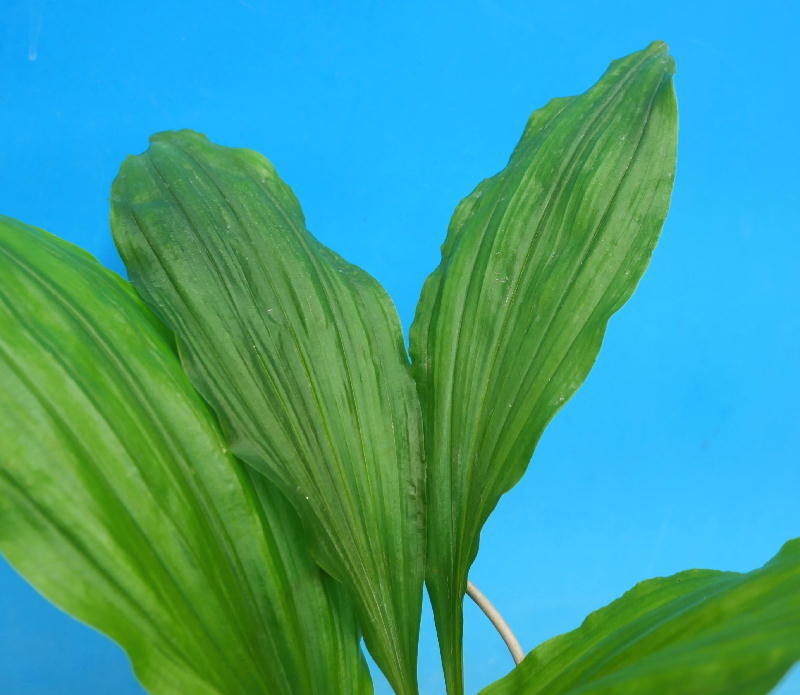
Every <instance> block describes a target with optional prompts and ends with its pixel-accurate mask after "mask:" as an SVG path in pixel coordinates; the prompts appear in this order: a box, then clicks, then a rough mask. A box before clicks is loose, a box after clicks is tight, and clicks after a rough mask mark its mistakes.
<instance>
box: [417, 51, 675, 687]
mask: <svg viewBox="0 0 800 695" xmlns="http://www.w3.org/2000/svg"><path fill="white" fill-rule="evenodd" d="M673 69H674V68H673V61H672V59H671V58H670V57H669V56H668V54H667V50H666V46H665V45H664V44H663V43H654V44H652V45H651V46H650V47H648V48H647V49H646V50H644V51H641V52H639V53H635V54H633V55H631V56H628V57H627V58H623V59H622V60H618V61H616V62H614V63H612V65H611V67H610V68H609V69H608V71H607V72H606V74H605V75H604V76H603V78H602V79H601V80H600V82H598V84H597V85H595V86H594V87H593V88H592V89H590V90H589V91H588V92H586V93H585V94H582V95H581V96H578V97H572V98H567V99H556V100H553V101H551V102H550V103H549V104H548V105H547V106H545V107H544V108H543V109H541V110H540V111H537V112H536V113H534V114H533V116H532V117H531V119H530V121H529V123H528V125H527V127H526V129H525V132H524V134H523V136H522V139H521V141H520V143H519V145H517V148H516V149H515V151H514V153H513V155H512V157H511V159H510V161H509V163H508V166H506V168H505V169H504V170H503V171H501V172H500V173H499V174H497V175H496V176H494V177H493V178H491V179H488V180H486V181H484V182H483V183H481V184H480V185H479V186H478V187H477V189H476V190H475V191H474V192H473V193H472V194H471V195H470V196H469V197H468V198H467V199H466V200H464V201H463V202H462V203H461V204H460V205H459V206H458V208H457V210H456V212H455V214H454V216H453V219H452V222H451V225H450V230H449V233H448V236H447V240H446V241H445V244H444V246H443V247H442V263H441V265H440V266H439V267H438V269H437V270H436V271H435V272H434V273H433V274H432V275H431V276H430V277H429V278H428V280H427V281H426V283H425V286H424V288H423V291H422V297H421V299H420V303H419V307H418V309H417V316H416V318H415V321H414V325H413V327H412V329H411V341H410V342H411V354H412V359H413V362H414V367H415V371H416V376H417V383H418V388H419V393H420V397H421V400H422V408H423V420H424V425H425V442H426V449H427V471H428V474H427V492H426V494H427V498H428V506H427V514H428V522H427V528H428V560H427V574H426V578H427V583H428V588H429V591H430V594H431V601H432V603H433V609H434V616H435V618H436V626H437V629H438V631H439V638H440V639H439V641H440V645H441V648H442V659H443V662H444V667H445V673H446V676H447V682H448V692H450V693H451V694H454V695H455V694H457V693H461V692H462V690H463V686H462V656H461V635H462V617H461V606H462V602H463V595H464V591H465V587H466V582H467V572H468V569H469V566H470V564H471V563H472V561H473V559H474V557H475V554H476V553H477V549H478V538H479V534H480V530H481V527H482V526H483V523H484V522H485V520H486V518H487V517H488V515H489V513H490V512H491V511H492V509H493V508H494V507H495V505H496V504H497V501H498V500H499V498H500V496H501V495H502V494H503V493H504V492H506V491H507V490H508V489H509V488H511V487H512V486H513V485H514V484H515V483H516V482H517V481H518V480H519V478H520V477H521V476H522V474H523V472H524V471H525V468H526V467H527V465H528V462H529V460H530V458H531V455H532V453H533V450H534V447H535V445H536V442H537V441H538V439H539V437H540V436H541V434H542V431H543V430H544V428H545V426H546V425H547V423H548V422H549V421H550V419H551V418H552V417H553V415H554V414H555V413H556V411H557V410H558V409H559V408H560V407H561V406H562V405H563V404H564V402H565V401H566V400H567V399H568V398H569V397H570V396H571V395H572V394H573V393H574V392H575V390H576V389H577V388H578V386H579V385H580V384H581V382H582V381H583V379H584V378H585V376H586V374H587V372H588V371H589V369H590V368H591V366H592V363H593V362H594V359H595V357H596V355H597V352H598V349H599V347H600V343H601V340H602V337H603V332H604V331H605V327H606V322H607V321H608V319H609V317H610V316H611V314H613V313H614V312H615V311H616V310H617V309H619V307H620V306H621V305H622V304H623V303H624V302H625V301H626V300H627V299H628V297H629V296H630V294H631V293H632V291H633V289H634V287H635V285H636V283H637V281H638V280H639V277H640V276H641V275H642V273H643V272H644V269H645V266H646V265H647V262H648V259H649V257H650V253H651V251H652V250H653V247H654V245H655V243H656V239H657V237H658V233H659V231H660V229H661V225H662V223H663V221H664V217H665V215H666V212H667V206H668V200H669V194H670V191H671V188H672V180H673V174H674V167H675V142H676V111H675V99H674V94H673V90H672V80H671V76H672V73H673Z"/></svg>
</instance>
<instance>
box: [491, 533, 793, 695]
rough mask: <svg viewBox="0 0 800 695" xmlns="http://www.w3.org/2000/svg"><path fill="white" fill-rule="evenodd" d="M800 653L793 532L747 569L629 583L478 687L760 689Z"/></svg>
mask: <svg viewBox="0 0 800 695" xmlns="http://www.w3.org/2000/svg"><path fill="white" fill-rule="evenodd" d="M798 659H800V539H795V540H793V541H790V542H788V543H787V544H786V545H785V546H784V547H783V549H782V550H781V552H780V553H779V554H778V555H776V556H775V557H774V558H773V559H772V560H771V561H770V562H768V563H767V564H766V565H764V567H762V568H760V569H757V570H754V571H753V572H750V573H747V574H739V573H737V572H715V571H711V570H690V571H688V572H681V573H680V574H676V575H673V576H671V577H666V578H658V579H650V580H648V581H645V582H642V583H641V584H638V585H637V586H635V587H634V588H633V589H631V590H630V591H629V592H628V593H626V594H625V595H624V596H622V597H621V598H619V599H617V600H616V601H614V602H613V603H611V604H610V605H608V606H606V607H605V608H602V609H600V610H599V611H597V612H596V613H593V614H592V615H590V616H589V617H588V618H587V619H586V621H585V622H584V623H583V625H582V626H581V627H579V628H578V629H577V630H575V631H573V632H570V633H567V634H564V635H560V636H559V637H555V638H554V639H551V640H549V641H547V642H545V643H544V644H542V645H540V646H539V647H537V648H536V649H534V650H533V651H532V652H531V653H530V654H528V656H526V657H525V659H524V660H523V662H522V663H521V664H520V665H519V666H517V668H516V669H514V671H512V672H511V673H510V674H509V675H508V676H506V677H505V678H503V679H502V680H500V681H498V682H497V683H494V684H493V685H491V686H489V687H488V688H486V689H485V690H483V691H482V695H640V694H641V693H670V695H764V694H765V693H768V692H770V690H772V688H773V687H774V686H775V685H776V684H777V683H778V681H779V680H780V679H781V677H782V676H783V675H784V674H785V673H786V671H787V670H788V669H789V668H790V667H791V666H792V664H793V663H795V662H796V661H797V660H798Z"/></svg>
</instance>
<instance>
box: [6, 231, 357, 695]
mask: <svg viewBox="0 0 800 695" xmlns="http://www.w3.org/2000/svg"><path fill="white" fill-rule="evenodd" d="M0 278H2V282H0V326H2V330H1V331H0V394H2V401H1V402H2V406H0V441H2V443H3V445H2V451H0V550H2V552H3V553H4V554H5V555H6V557H7V558H8V560H9V561H10V562H11V563H12V565H14V566H15V567H16V568H17V570H19V572H21V573H22V575H24V576H25V577H26V578H27V579H28V580H29V581H30V582H31V583H32V584H33V585H34V586H35V587H36V588H37V589H38V590H39V591H41V592H42V593H43V594H44V595H45V596H46V597H48V598H49V599H50V600H52V601H54V602H55V603H57V604H58V605H59V606H61V607H62V608H64V609H65V610H67V611H68V612H69V613H71V614H72V615H74V616H76V617H77V618H79V619H81V620H83V621H85V622H87V623H88V624H90V625H92V626H94V627H95V628H97V629H99V630H101V631H102V632H104V633H106V634H107V635H109V636H110V637H112V638H113V639H114V640H115V641H117V642H118V643H119V644H120V645H122V646H123V647H124V648H125V650H126V651H127V652H128V654H129V656H130V658H131V661H132V663H133V668H134V670H135V672H136V674H137V676H138V677H139V679H140V680H141V682H142V683H143V684H144V686H145V687H146V688H147V689H148V690H149V691H150V692H152V693H154V694H156V695H158V694H163V695H175V693H192V695H254V694H256V693H269V694H270V695H273V694H285V695H296V694H298V693H300V694H308V695H311V694H314V695H316V694H317V693H341V695H351V693H353V692H357V693H363V694H366V693H370V692H371V691H372V686H371V682H370V678H369V674H368V671H367V669H366V665H365V662H364V659H363V656H362V655H361V652H360V650H359V647H358V639H359V637H358V631H357V627H356V624H355V616H354V614H353V609H352V606H351V605H350V604H349V602H348V600H347V598H346V596H345V594H344V591H343V588H342V587H341V586H340V585H338V584H336V583H335V582H333V581H332V580H331V579H330V578H329V577H327V576H326V575H325V574H324V573H323V572H322V571H321V570H320V569H319V568H318V566H317V565H316V564H315V563H314V562H313V560H312V558H311V556H310V554H309V553H308V550H307V548H306V547H305V540H304V534H303V531H302V528H301V526H300V523H299V520H298V519H297V516H296V514H295V512H294V510H293V509H292V508H291V506H290V505H289V504H288V503H287V502H286V501H284V499H283V497H282V495H280V493H278V491H277V490H276V489H274V488H271V487H269V485H268V484H267V483H266V481H264V480H263V479H262V478H261V477H260V476H258V475H257V474H255V473H254V472H251V471H250V470H249V468H248V467H247V466H244V465H243V464H241V463H239V462H238V461H236V460H234V459H233V458H232V457H231V455H230V454H229V453H228V451H227V448H226V445H225V444H224V442H223V440H222V438H221V436H220V433H219V431H218V428H217V425H216V421H215V420H214V419H213V416H212V415H211V413H210V411H209V410H208V408H207V406H206V405H205V404H204V403H203V402H202V400H201V399H200V397H199V396H198V395H197V393H196V392H195V390H194V389H193V388H192V386H191V385H190V383H189V381H188V379H187V378H186V376H185V374H184V373H183V371H182V369H181V365H180V362H179V360H178V357H177V355H176V354H175V352H174V343H173V338H172V336H171V335H170V334H169V332H168V331H167V330H166V329H165V328H164V326H163V324H161V323H160V322H159V321H158V319H156V318H155V316H154V315H153V314H152V313H151V312H150V311H149V310H148V309H147V308H146V307H145V305H144V304H143V303H142V302H141V300H140V299H139V298H138V297H137V296H136V294H135V292H134V290H133V289H132V288H131V287H130V286H129V285H128V284H127V283H125V282H124V281H123V280H122V279H121V278H119V277H118V276H116V275H115V274H114V273H112V272H110V271H108V270H106V269H105V268H103V267H102V266H101V265H100V264H99V263H98V262H97V261H96V260H95V259H94V258H92V257H91V256H89V255H88V254H87V253H85V252H83V251H81V250H79V249H77V248H76V247H74V246H72V245H71V244H68V243H66V242H64V241H62V240H60V239H57V238H56V237H53V236H51V235H49V234H47V233H46V232H42V231H41V230H38V229H34V228H32V227H28V226H26V225H23V224H21V223H19V222H16V221H14V220H10V219H8V218H0Z"/></svg>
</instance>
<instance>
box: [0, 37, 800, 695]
mask: <svg viewBox="0 0 800 695" xmlns="http://www.w3.org/2000/svg"><path fill="white" fill-rule="evenodd" d="M672 72H673V64H672V60H671V58H670V57H669V56H668V54H667V52H666V47H665V46H664V45H663V44H660V43H655V44H653V45H651V46H650V47H648V48H647V49H645V50H644V51H640V52H639V53H635V54H633V55H631V56H628V57H626V58H623V59H621V60H619V61H616V62H615V63H613V64H612V65H611V67H610V68H609V70H608V71H607V72H606V74H605V75H604V76H603V78H602V79H601V80H600V82H598V84H597V85H595V86H594V87H593V88H592V89H590V90H589V91H588V92H586V93H585V94H583V95H580V96H578V97H572V98H568V99H557V100H554V101H552V102H551V103H550V104H548V105H547V106H546V107H545V108H543V109H541V110H540V111H537V112H536V113H534V115H533V117H532V118H531V120H530V121H529V123H528V126H527V128H526V129H525V132H524V134H523V137H522V139H521V141H520V143H519V145H518V146H517V148H516V149H515V151H514V153H513V155H512V157H511V160H510V161H509V164H508V166H507V167H506V168H505V169H504V170H503V171H502V172H500V173H499V174H497V175H496V176H494V177H493V178H491V179H488V180H486V181H484V182H483V183H481V184H480V185H479V186H478V188H477V189H476V190H475V191H474V192H473V193H472V195H470V196H469V197H468V198H467V199H466V200H465V201H463V202H462V203H461V205H460V206H459V207H458V209H457V210H456V212H455V214H454V216H453V220H452V223H451V226H450V230H449V234H448V236H447V240H446V241H445V244H444V246H443V249H442V263H441V265H440V266H439V268H438V269H437V270H436V271H435V272H434V274H433V275H432V276H431V277H430V278H429V279H428V281H427V282H426V284H425V287H424V289H423V293H422V297H421V299H420V304H419V307H418V312H417V316H416V319H415V323H414V326H413V328H412V335H411V340H410V343H411V352H412V356H413V371H412V369H410V367H409V362H408V355H407V353H406V350H405V347H404V344H403V338H402V335H401V331H400V327H399V323H398V320H397V316H396V314H395V311H394V308H393V306H392V304H391V302H390V300H389V298H388V296H387V295H386V293H385V292H384V291H383V290H382V289H381V288H380V286H379V285H378V284H377V283H376V282H375V280H373V279H372V278H371V277H370V276H368V275H367V274H366V273H364V272H363V271H361V270H360V269H358V268H355V267H354V266H352V265H350V264H348V263H346V262H345V261H343V260H342V259H341V258H340V257H339V256H337V255H336V254H335V253H333V252H332V251H330V250H329V249H327V248H326V247H324V246H322V245H321V244H320V243H319V242H318V241H317V240H316V239H314V237H312V236H311V235H310V234H309V232H308V231H307V230H306V228H305V223H304V220H303V215H302V212H301V211H300V207H299V204H298V203H297V201H296V199H295V198H294V196H293V194H292V192H291V190H290V189H289V188H288V186H286V184H285V183H283V181H281V180H280V179H279V178H278V176H277V174H276V173H275V171H274V169H273V168H272V166H271V165H270V164H269V163H268V162H267V161H266V160H265V159H264V158H263V157H261V156H260V155H257V154H256V153H254V152H251V151H249V150H234V149H228V148H224V147H219V146H217V145H213V144H211V143H210V142H209V141H208V140H206V139H205V138H204V137H203V136H201V135H198V134H196V133H192V132H190V131H181V132H176V133H163V134H160V135H158V136H155V137H154V138H153V140H152V143H151V147H150V149H149V150H148V151H147V152H146V153H145V154H143V155H140V156H138V157H133V158H130V159H129V160H127V161H126V163H125V164H124V165H123V168H122V171H121V172H120V176H119V177H118V179H117V181H116V182H115V184H114V187H113V195H112V227H113V232H114V236H115V240H116V242H117V244H118V247H119V249H120V251H121V253H122V255H123V257H124V260H125V262H126V264H127V266H128V269H129V272H130V275H131V278H132V279H133V281H134V283H135V285H136V287H137V289H138V290H139V293H140V295H141V297H142V298H143V299H144V301H145V302H146V303H147V304H149V305H150V308H151V309H152V310H154V311H155V313H156V314H157V315H158V316H159V317H160V318H161V319H162V320H163V321H164V322H165V324H166V326H168V327H169V328H167V327H166V326H165V325H163V324H162V323H161V322H160V321H159V319H158V318H156V316H155V315H154V314H152V313H151V312H150V309H148V308H147V307H146V306H145V304H144V303H143V302H142V301H141V300H140V299H139V296H137V295H136V293H134V292H133V290H132V289H131V288H130V287H129V286H128V285H127V283H125V282H124V281H122V280H121V279H120V278H118V277H117V276H115V275H114V274H113V273H110V272H109V271H107V270H105V269H103V268H102V267H101V266H100V265H99V264H98V263H97V262H96V261H95V260H94V259H92V258H91V257H89V256H88V255H87V254H85V253H83V252H81V251H79V250H77V249H76V248H75V247H73V246H71V245H69V244H66V243H65V242H62V241H59V240H58V239H56V238H55V237H52V236H50V235H48V234H46V233H44V232H41V231H40V230H36V229H33V228H30V227H27V226H25V225H22V224H20V223H17V222H14V221H12V220H9V219H7V218H0V272H1V273H2V275H1V276H0V277H1V278H2V282H0V326H1V327H2V331H0V390H1V392H2V396H3V401H2V405H3V408H2V417H0V437H2V442H3V450H2V453H0V550H2V551H3V553H4V554H5V555H6V556H7V557H8V558H9V559H10V560H11V561H12V563H13V564H14V565H15V566H16V567H17V568H18V569H19V570H20V571H21V572H22V573H23V574H24V575H25V576H26V577H28V579H29V580H30V581H31V582H32V583H34V584H35V585H36V586H37V587H38V588H39V589H40V590H41V591H42V592H43V593H44V594H45V595H47V596H49V597H50V598H51V599H52V600H53V601H55V602H56V603H58V604H59V605H61V606H62V607H64V608H65V609H66V610H68V611H70V612H71V613H73V614H74V615H76V616H77V617H79V618H81V619H83V620H85V621H86V622H88V623H90V624H92V625H94V626H95V627H97V628H99V629H101V630H102V631H104V632H106V633H107V634H108V635H110V636H111V637H112V638H114V639H115V640H117V641H118V642H119V643H120V644H122V645H123V646H124V647H125V649H126V650H127V651H128V653H129V654H130V656H131V659H132V662H133V665H134V669H135V670H136V673H137V675H138V676H139V678H140V679H141V681H142V682H143V683H144V685H145V686H146V687H147V688H148V689H149V690H150V691H151V692H153V693H163V694H164V695H167V694H170V695H171V694H173V693H198V694H199V695H255V694H256V693H264V694H267V693H268V694H269V695H273V694H274V693H278V694H281V693H287V694H288V693H297V694H298V695H305V694H308V695H311V694H314V695H317V694H320V695H327V694H331V695H337V694H338V693H341V694H342V695H345V694H349V693H355V694H358V695H361V694H362V693H369V692H371V690H372V686H371V682H370V679H369V675H368V673H367V671H366V666H365V664H364V660H363V657H362V655H361V652H360V651H359V648H358V639H359V628H360V630H361V631H362V632H363V634H364V637H365V641H366V643H367V645H368V647H369V648H370V650H371V651H372V653H373V655H374V656H375V659H376V661H377V662H378V664H379V665H380V666H381V668H382V669H383V670H384V672H385V673H386V675H387V676H388V678H389V680H390V681H391V683H392V685H393V686H394V688H395V690H396V691H397V692H398V693H401V694H402V695H413V694H414V693H416V691H417V684H416V674H415V670H416V669H415V665H416V649H417V637H418V629H419V618H420V601H421V585H422V579H423V571H424V562H425V558H426V549H425V540H426V538H425V536H426V532H427V570H426V571H425V574H426V581H427V584H428V587H429V591H430V594H431V598H432V603H433V608H434V614H435V618H436V624H437V629H438V632H439V639H440V647H441V651H442V657H443V664H444V668H445V674H446V679H447V686H448V691H449V692H450V693H451V695H461V693H462V692H463V683H462V680H463V675H462V670H463V669H462V656H461V632H462V619H461V603H462V600H463V594H464V589H465V586H466V581H467V572H468V570H469V566H470V564H471V563H472V561H473V559H474V557H475V553H476V552H477V545H478V538H479V534H480V530H481V527H482V525H483V523H484V521H485V520H486V518H487V516H488V515H489V513H490V512H491V510H492V509H493V508H494V506H495V504H496V503H497V501H498V499H499V497H500V496H501V495H502V494H503V493H504V492H505V491H506V490H508V489H509V488H510V487H511V486H513V485H514V484H515V483H516V481H517V480H518V479H519V478H520V476H521V475H522V474H523V472H524V470H525V468H526V466H527V464H528V461H529V459H530V457H531V454H532V452H533V449H534V447H535V445H536V442H537V440H538V438H539V437H540V435H541V433H542V431H543V429H544V427H545V426H546V425H547V423H548V422H549V420H550V419H551V418H552V417H553V415H554V414H555V412H556V411H557V410H558V409H559V408H560V407H561V405H563V403H564V402H565V401H566V400H567V399H568V398H569V397H570V396H571V395H572V394H573V393H574V391H575V390H576V389H577V388H578V386H579V385H580V383H581V382H582V380H583V378H584V377H585V376H586V373H587V372H588V370H589V369H590V368H591V365H592V362H593V361H594V359H595V357H596V354H597V352H598V349H599V347H600V342H601V340H602V336H603V333H604V330H605V326H606V323H607V321H608V319H609V317H610V316H611V314H613V312H614V311H616V310H617V309H618V308H619V307H620V306H621V305H622V304H623V303H624V302H625V301H626V300H627V298H628V297H629V296H630V294H631V293H632V291H633V289H634V287H635V285H636V283H637V282H638V280H639V278H640V276H641V275H642V273H643V272H644V269H645V267H646V265H647V262H648V259H649V256H650V253H651V251H652V249H653V246H654V245H655V242H656V239H657V237H658V233H659V230H660V228H661V225H662V222H663V220H664V216H665V215H666V211H667V205H668V199H669V193H670V190H671V186H672V179H673V175H674V164H675V137H676V110H675V101H674V95H673V91H672V81H671V76H672ZM170 329H171V330H170ZM172 331H174V336H173V332H172ZM174 340H177V348H178V350H177V353H178V354H179V355H180V358H179V357H178V354H176V352H175V351H174V345H173V341H174ZM181 364H182V366H183V369H184V370H185V373H186V374H188V379H187V376H186V375H185V373H184V371H182V370H181ZM412 374H413V376H415V377H416V389H415V384H414V380H413V379H412ZM190 381H191V383H192V384H194V386H195V387H196V388H197V390H198V391H199V392H200V394H201V395H202V397H204V398H205V400H206V401H207V402H208V403H209V404H210V406H211V408H213V411H214V412H215V414H216V418H215V417H214V415H212V413H211V411H210V410H209V409H208V407H207V406H206V404H205V403H204V402H203V400H201V397H200V395H198V394H197V393H196V392H195V391H194V390H193V388H192V386H191V385H190ZM217 419H218V420H219V421H220V422H221V425H222V430H223V432H224V435H225V436H224V437H223V435H222V434H220V431H219V430H218V427H217ZM423 428H424V432H425V438H424V439H425V444H424V447H423V437H422V430H423ZM423 448H424V449H425V456H424V455H423ZM231 452H232V453H231ZM234 455H236V456H237V457H239V458H240V459H242V460H244V461H245V462H246V463H247V464H249V466H245V465H243V464H241V463H240V461H239V460H238V459H236V458H234ZM425 457H427V462H425V463H424V458H425ZM425 464H426V465H425ZM426 467H427V470H426ZM426 478H427V501H426V499H425V492H426V491H425V479H426ZM426 513H427V522H426V520H425V515H426ZM298 515H299V518H298ZM799 543H800V541H797V540H796V541H793V542H791V543H789V544H787V545H786V546H785V547H784V549H783V550H782V551H781V552H780V554H779V555H778V556H776V558H774V559H773V560H772V561H771V562H770V563H768V564H767V565H765V566H764V567H763V568H761V569H759V570H756V571H754V572H751V573H749V574H737V573H729V572H712V571H690V572H685V573H681V574H678V575H675V576H673V577H669V578H661V579H653V580H649V581H647V582H643V583H642V584H640V585H638V586H637V587H635V588H634V589H633V590H631V591H630V592H628V593H627V594H626V595H625V596H623V597H622V598H620V599H619V600H617V601H615V602H614V603H612V604H611V605H609V606H607V607H606V608H604V609H602V610H600V611H598V612H597V613H595V614H593V615H591V616H590V617H589V618H588V619H587V620H586V622H585V623H584V625H582V626H581V627H580V628H578V629H577V630H575V631H573V632H571V633H568V634H566V635H562V636H560V637H556V638H554V639H552V640H550V641H548V642H545V643H544V644H543V645H541V646H540V647H538V648H537V649H535V650H534V651H533V652H532V653H531V654H529V655H528V656H527V657H526V658H525V660H524V661H523V662H522V664H521V665H520V666H519V667H518V668H516V669H515V670H514V671H512V672H511V673H510V674H509V675H508V676H507V677H506V678H503V679H501V680H500V681H498V682H497V683H496V684H494V685H492V686H490V687H489V688H487V689H486V690H485V691H484V693H485V695H510V694H511V693H513V694H514V695H517V694H519V695H537V694H541V693H547V694H548V695H559V694H560V693H563V694H564V695H594V694H597V695H600V694H608V695H610V694H611V693H614V694H617V695H627V694H628V693H631V694H632V693H642V692H659V693H661V692H669V693H674V694H675V695H701V694H702V695H733V694H734V693H737V695H738V694H742V693H743V694H744V695H763V694H764V693H766V692H768V691H769V689H770V688H771V687H772V686H773V685H774V684H775V683H776V682H777V680H778V679H779V678H780V677H781V675H782V674H783V673H784V672H785V671H786V670H787V669H788V667H789V666H790V665H791V664H792V663H793V662H794V661H795V660H797V659H798V658H800V545H799ZM311 553H313V557H314V558H315V559H316V561H317V563H318V564H316V563H315V562H314V561H313V560H312V554H311ZM320 566H321V567H322V568H324V570H325V571H323V570H322V569H320ZM328 573H329V574H330V575H333V577H335V578H336V579H337V580H338V581H334V580H333V579H332V578H331V577H330V576H328Z"/></svg>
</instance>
